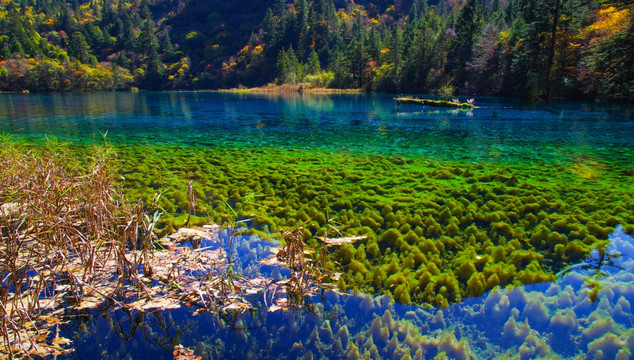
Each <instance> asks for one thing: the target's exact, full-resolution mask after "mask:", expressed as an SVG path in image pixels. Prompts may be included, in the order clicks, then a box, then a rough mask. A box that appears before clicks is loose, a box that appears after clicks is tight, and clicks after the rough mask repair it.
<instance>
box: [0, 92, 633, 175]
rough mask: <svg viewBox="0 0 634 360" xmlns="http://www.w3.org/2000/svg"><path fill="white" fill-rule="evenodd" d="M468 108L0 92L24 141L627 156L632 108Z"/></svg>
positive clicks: (500, 102) (7, 123) (11, 129)
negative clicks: (54, 139)
mask: <svg viewBox="0 0 634 360" xmlns="http://www.w3.org/2000/svg"><path fill="white" fill-rule="evenodd" d="M476 105H477V106H479V108H476V109H473V110H470V111H466V110H455V109H444V108H429V107H424V108H423V107H419V106H416V105H401V106H400V107H396V105H395V103H394V101H393V99H392V96H391V95H380V94H377V95H365V94H354V95H351V94H343V95H304V96H299V95H296V96H264V95H236V94H223V93H213V92H185V93H180V92H164V93H152V92H148V93H143V92H142V93H97V94H95V93H85V94H84V93H73V94H43V95H21V94H0V133H2V132H4V133H10V134H14V136H15V137H17V138H22V139H27V140H29V141H44V139H45V137H57V138H58V139H60V140H63V141H70V142H74V143H91V142H100V141H101V139H102V136H101V133H102V132H106V131H107V132H108V136H109V139H110V141H112V142H113V143H115V144H141V145H178V146H204V147H262V146H271V147H277V148H291V149H295V148H301V149H304V148H309V149H322V150H325V151H332V152H338V151H349V152H361V153H381V154H395V155H404V156H419V155H425V156H435V157H440V158H443V159H455V160H467V161H469V160H471V161H487V160H496V161H522V160H525V161H534V160H540V161H548V162H561V161H565V160H566V159H569V158H570V157H574V156H585V155H591V156H597V157H599V159H602V160H610V161H619V162H622V163H627V162H631V159H632V157H631V154H632V140H633V139H634V121H633V120H632V119H633V116H634V112H633V111H634V109H632V108H631V107H624V106H617V105H597V104H587V103H555V104H551V105H549V106H543V105H539V106H536V105H531V104H527V103H521V102H513V101H510V100H504V99H499V98H477V99H476Z"/></svg>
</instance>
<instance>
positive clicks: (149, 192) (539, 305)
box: [0, 92, 634, 359]
mask: <svg viewBox="0 0 634 360" xmlns="http://www.w3.org/2000/svg"><path fill="white" fill-rule="evenodd" d="M463 100H464V99H463ZM0 104H1V105H2V106H1V107H0V132H4V133H5V134H12V135H13V137H14V139H16V140H18V141H20V142H22V143H24V144H26V145H27V146H32V147H38V146H42V145H43V144H44V143H45V139H46V137H49V138H51V137H55V138H56V139H58V141H59V142H61V143H64V144H67V145H68V147H69V148H71V149H72V151H73V152H75V153H76V154H77V155H78V156H79V157H81V156H82V155H81V154H84V153H86V152H88V151H89V149H91V148H92V147H93V146H95V145H99V144H100V143H101V142H102V141H103V140H102V135H101V133H102V132H105V131H107V132H108V139H109V141H110V143H111V144H112V145H113V146H114V148H115V149H116V152H117V163H118V174H119V175H120V176H121V179H120V180H119V182H118V183H119V185H120V186H121V187H122V189H123V191H124V192H125V193H126V194H127V195H128V196H129V197H130V198H131V199H133V200H138V199H141V200H142V201H143V202H144V203H146V204H148V205H147V210H148V211H150V213H152V212H154V211H162V212H163V213H164V214H163V216H162V217H161V220H160V221H159V228H160V229H161V231H162V232H163V233H165V234H166V233H169V232H171V231H173V230H175V229H177V228H179V227H182V226H184V225H185V223H186V221H187V219H188V214H189V213H190V212H191V208H190V207H189V197H188V188H189V184H191V185H192V189H193V192H194V194H195V198H196V203H197V206H196V209H195V214H193V216H191V217H189V218H190V222H191V223H190V225H202V224H205V223H208V222H213V223H219V224H223V223H227V222H228V221H235V220H245V221H246V223H247V224H248V228H249V230H248V231H247V232H246V233H244V234H243V236H242V237H241V238H240V241H239V242H238V243H236V244H234V246H235V251H236V252H237V253H238V256H240V258H241V259H242V261H241V264H240V265H241V266H238V265H237V264H236V271H241V272H242V274H243V275H244V276H267V277H272V278H279V279H282V278H283V277H284V276H285V274H284V273H283V272H282V273H280V271H277V270H275V269H271V268H269V267H267V266H262V265H261V264H259V263H258V261H259V260H261V254H259V253H258V252H259V251H262V249H265V248H266V246H264V245H263V241H265V239H266V241H268V240H273V241H275V240H276V238H277V237H278V236H277V234H278V233H279V231H280V230H283V229H291V228H294V227H297V226H301V227H304V228H305V229H306V230H307V231H306V239H305V240H306V242H307V245H308V247H309V248H313V249H320V250H319V251H320V254H324V256H325V260H324V262H323V266H325V267H327V268H328V269H329V270H331V271H333V272H336V273H340V276H339V277H338V278H334V279H332V282H333V283H334V284H336V285H337V286H338V289H339V291H340V292H342V293H343V294H348V295H342V294H338V293H336V292H324V293H323V294H322V296H321V297H316V298H314V299H312V300H311V302H312V305H313V306H311V307H308V308H307V309H303V310H298V309H285V310H279V311H275V312H271V311H269V310H267V308H268V306H262V308H263V310H262V311H258V312H256V313H252V314H249V313H247V314H244V315H243V316H242V317H240V318H232V319H228V318H223V317H217V316H213V315H211V314H201V315H197V316H194V315H193V313H194V311H195V310H193V309H190V308H186V307H184V308H181V309H178V310H171V311H156V312H154V313H138V312H135V311H125V310H117V311H115V312H108V311H105V312H103V313H95V312H86V313H85V314H83V315H82V316H78V317H77V318H76V320H75V321H73V322H71V323H69V324H68V325H67V326H65V327H64V328H63V329H62V330H61V331H63V332H65V334H67V337H69V338H72V339H73V341H74V344H75V345H74V346H75V347H76V352H75V353H74V354H71V355H69V356H70V357H73V356H74V357H82V358H85V357H95V356H99V357H102V358H113V359H114V358H124V357H127V356H129V357H130V358H135V359H136V358H171V357H172V356H173V354H172V351H173V348H174V345H176V344H177V343H181V344H183V345H184V346H186V347H188V348H191V349H193V350H194V351H195V354H196V355H197V356H201V357H202V358H264V357H279V358H298V357H302V356H303V357H305V358H313V357H317V358H321V357H326V358H342V357H348V358H372V359H376V358H406V357H411V358H434V357H439V358H443V357H449V358H521V359H525V358H597V359H599V358H618V359H627V358H630V357H631V352H632V351H634V332H633V331H634V330H632V328H633V327H634V326H633V324H634V323H633V321H634V319H633V317H632V311H631V307H630V303H631V302H632V301H634V285H633V283H632V279H633V277H634V275H633V274H632V271H633V270H634V269H633V268H632V265H631V264H632V259H631V256H632V251H631V250H632V247H633V246H634V244H633V240H632V237H631V234H632V233H633V232H634V200H633V194H634V191H632V190H633V187H632V182H633V180H634V147H633V145H632V139H634V121H633V120H632V108H631V107H623V106H615V105H597V104H580V103H555V104H551V105H549V106H543V105H539V106H538V105H532V104H525V103H520V102H512V101H509V100H504V99H495V98H476V105H477V106H478V108H476V109H465V110H462V109H439V108H433V109H429V108H419V107H404V106H401V107H399V108H397V107H396V106H395V104H394V102H393V100H392V97H391V96H388V95H385V96H384V95H367V94H336V95H310V94H304V95H300V94H297V95H288V94H285V95H280V94H275V95H270V94H269V95H265V94H230V93H214V92H199V93H172V92H168V93H143V92H142V93H133V94H120V93H104V94H46V95H11V94H2V95H1V96H0ZM156 194H162V195H161V196H160V198H159V199H158V201H156V202H155V203H153V204H151V203H152V199H154V198H155V196H156ZM231 214H234V215H233V218H232V215H231ZM339 236H360V237H363V240H360V241H357V242H354V243H351V244H342V245H339V246H332V247H327V248H326V247H325V246H323V244H322V243H321V242H320V240H319V238H320V237H339ZM605 254H610V256H606V255H605ZM618 254H620V255H621V256H617V255H618ZM255 301H262V300H261V299H260V300H255ZM265 305H266V304H265ZM268 305H270V304H268Z"/></svg>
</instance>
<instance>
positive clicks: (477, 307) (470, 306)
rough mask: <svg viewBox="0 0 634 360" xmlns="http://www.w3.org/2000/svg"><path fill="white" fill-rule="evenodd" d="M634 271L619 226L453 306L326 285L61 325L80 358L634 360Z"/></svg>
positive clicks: (630, 245)
mask: <svg viewBox="0 0 634 360" xmlns="http://www.w3.org/2000/svg"><path fill="white" fill-rule="evenodd" d="M264 244H269V243H268V242H264ZM236 245H237V246H236V249H240V250H239V252H238V253H239V255H240V258H241V263H242V264H243V265H244V266H246V267H249V268H250V271H249V272H250V273H251V276H255V275H256V274H257V276H259V275H261V274H264V275H267V274H268V275H271V274H272V273H271V269H270V267H269V268H268V269H266V267H265V268H262V267H260V268H259V269H258V270H257V271H254V267H253V264H254V262H253V261H248V260H246V258H245V256H247V257H250V256H253V255H252V254H253V252H252V249H255V248H258V247H262V246H263V242H262V241H261V240H259V239H257V238H252V237H244V238H240V239H239V240H238V243H237V244H236ZM269 245H270V244H269ZM249 254H251V255H249ZM253 260H254V259H253ZM598 272H600V273H601V276H598V277H597V276H596V274H597V273H598ZM275 276H279V274H277V275H275ZM588 279H596V280H597V281H598V282H599V283H600V290H598V291H596V293H594V294H593V291H594V290H593V289H592V288H591V287H588ZM633 280H634V238H632V237H631V236H629V235H627V234H626V233H625V232H624V231H623V230H622V229H621V228H620V227H619V228H618V229H617V230H616V231H615V232H614V233H613V234H611V235H610V245H609V247H607V248H606V249H605V250H604V251H602V252H600V251H597V252H596V253H593V254H592V255H591V256H590V257H589V258H588V260H587V261H586V262H584V263H582V264H579V265H578V266H574V267H572V268H571V269H569V271H568V272H567V273H566V274H565V275H562V276H561V277H560V278H559V280H558V281H557V282H555V283H543V284H536V285H530V286H523V287H516V288H513V289H501V290H500V289H496V290H494V291H492V292H490V293H489V294H486V295H484V296H483V297H481V298H470V299H467V300H465V301H464V302H462V303H460V304H455V305H452V306H450V307H448V308H447V309H434V308H428V307H418V306H411V305H409V306H406V305H400V304H395V303H394V302H392V301H391V300H390V299H389V298H388V297H387V296H379V297H373V296H370V295H363V294H351V295H347V296H342V295H337V294H334V293H324V294H323V296H322V297H316V298H315V299H312V301H313V302H314V304H316V305H315V306H314V309H315V310H316V311H315V312H313V313H309V312H304V311H301V310H292V309H289V310H287V311H277V312H267V311H266V310H262V311H259V312H256V313H251V314H245V315H243V316H241V317H240V318H226V317H225V318H222V317H217V316H213V315H210V314H201V315H198V316H192V312H193V311H194V309H191V308H190V309H187V308H185V309H179V310H175V311H171V312H155V313H148V314H140V313H136V312H132V311H128V310H118V311H116V312H114V313H106V314H97V315H95V314H92V315H91V314H84V317H83V318H81V317H78V318H76V319H75V320H74V321H73V322H72V323H71V324H69V325H67V327H65V328H64V329H63V331H64V332H67V333H69V334H73V336H72V337H73V338H74V339H75V340H74V341H75V344H76V345H77V347H78V351H77V353H76V354H74V355H71V357H76V358H94V357H101V358H110V359H119V358H124V357H127V356H130V357H131V358H134V359H137V358H140V359H143V358H148V359H150V358H151V359H161V358H164V359H169V358H171V356H172V354H171V350H172V349H173V347H174V346H175V345H176V344H178V343H181V344H183V345H185V346H186V347H190V348H192V349H193V350H194V351H195V354H196V355H197V356H201V357H202V358H203V359H212V358H214V359H217V358H223V359H234V358H235V359H245V358H289V359H292V358H297V357H300V356H304V357H307V358H321V357H324V358H330V359H340V358H344V357H347V358H371V359H379V358H390V359H391V358H408V357H409V358H435V357H436V356H438V355H440V357H441V358H445V357H449V358H456V359H472V358H501V359H507V358H517V359H529V358H536V357H540V358H541V357H555V358H575V357H577V356H581V358H596V359H602V358H603V359H629V358H631V352H632V351H634V317H633V316H632V309H631V303H632V302H633V301H634V281H633Z"/></svg>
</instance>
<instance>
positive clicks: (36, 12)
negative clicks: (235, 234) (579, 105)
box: [0, 0, 634, 102]
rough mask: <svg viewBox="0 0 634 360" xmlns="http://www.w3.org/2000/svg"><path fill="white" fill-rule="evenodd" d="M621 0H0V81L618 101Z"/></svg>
mask: <svg viewBox="0 0 634 360" xmlns="http://www.w3.org/2000/svg"><path fill="white" fill-rule="evenodd" d="M633 7H634V1H631V0H600V1H594V0H534V1H529V0H441V1H427V0H393V1H386V0H363V1H361V0H360V1H357V2H354V1H352V0H346V1H340V0H337V1H333V0H312V1H309V0H294V1H292V0H287V1H285V0H263V1H221V0H72V1H71V0H19V1H13V0H0V90H4V91H20V90H29V91H71V90H125V89H130V88H132V87H138V88H141V89H216V88H227V87H237V86H258V85H263V84H266V83H269V82H273V81H274V82H277V83H279V84H282V83H291V84H296V83H306V84H310V85H311V86H324V87H337V88H363V89H367V90H373V91H387V92H398V93H442V94H446V95H448V94H451V93H453V94H454V95H457V94H463V95H506V96H508V95H512V96H516V97H521V98H529V99H542V100H543V99H548V98H569V99H592V100H601V101H628V102H631V101H632V98H633V97H634V96H633V95H634V74H633V73H634V58H633V57H634V49H633V47H634V27H633V25H632V15H631V14H632V8H633Z"/></svg>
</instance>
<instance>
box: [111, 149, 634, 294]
mask: <svg viewBox="0 0 634 360" xmlns="http://www.w3.org/2000/svg"><path fill="white" fill-rule="evenodd" d="M118 154H119V159H120V161H121V167H120V173H121V175H122V176H123V180H122V181H121V182H120V185H121V186H122V187H123V189H124V190H125V191H126V192H127V193H128V195H130V196H131V197H132V198H133V199H135V200H136V199H141V200H142V201H144V202H145V203H146V204H148V205H147V207H148V208H149V210H150V211H152V210H154V211H164V212H165V215H164V216H163V217H162V219H161V224H160V225H161V226H162V227H163V228H166V227H178V226H181V225H182V223H183V222H184V221H185V220H186V218H187V215H188V214H189V213H191V212H192V209H191V208H190V204H189V199H190V193H189V192H188V191H189V190H188V184H189V182H190V181H191V182H192V186H193V195H194V197H195V199H196V207H195V210H194V211H193V213H192V215H193V216H192V218H191V219H192V220H191V221H192V222H193V223H200V222H202V221H203V220H205V221H213V222H217V223H226V222H227V221H238V220H246V219H249V220H248V222H247V224H248V225H249V226H250V227H251V228H252V229H253V231H257V232H264V233H269V232H276V231H278V230H279V229H281V228H289V227H294V226H304V227H305V228H306V229H308V230H309V234H308V237H307V238H308V239H309V240H308V242H309V244H312V245H315V246H316V245H317V242H316V241H315V240H314V238H315V237H316V236H338V232H337V231H336V230H335V229H337V230H338V231H340V232H341V233H343V234H345V235H348V236H352V235H366V236H368V239H367V240H365V241H364V242H360V243H356V244H354V245H348V246H342V247H340V248H338V249H334V250H331V252H330V254H329V260H330V266H332V267H333V268H335V269H337V270H338V271H343V272H344V275H343V277H342V278H341V280H340V281H339V285H340V286H342V287H344V288H347V289H356V290H359V291H366V292H371V293H385V294H389V295H390V296H393V297H394V298H396V299H397V300H399V301H401V302H405V303H409V302H417V303H429V304H432V305H436V306H446V305H447V304H449V303H452V302H456V301H460V300H461V299H463V298H465V297H469V296H479V295H481V294H483V293H485V292H487V291H490V290H491V289H493V288H494V287H496V286H507V285H518V284H521V283H530V282H541V281H550V280H552V279H553V278H554V276H553V274H555V273H557V272H558V271H559V270H561V269H562V268H564V267H565V266H567V265H571V264H574V263H576V262H578V261H579V260H581V259H583V258H584V257H585V256H586V254H587V253H588V252H589V251H590V250H591V249H593V248H595V247H597V246H599V245H600V244H601V243H602V242H603V241H604V240H606V239H607V236H608V234H609V233H610V232H612V231H613V230H614V228H615V226H617V225H618V224H622V225H623V226H624V227H625V229H626V230H627V231H630V232H631V231H632V229H633V228H634V208H633V207H634V201H633V199H632V193H631V188H630V185H629V184H631V183H632V180H633V179H632V176H631V175H624V174H623V173H622V172H607V171H606V172H604V173H603V174H602V177H601V178H600V179H588V178H587V177H583V176H579V174H577V173H576V172H575V171H566V170H565V169H566V167H565V166H551V165H549V164H542V165H538V164H533V163H518V164H509V163H486V164H478V165H474V164H472V163H463V162H459V161H438V160H437V159H428V158H407V159H403V158H394V157H386V156H377V155H374V156H368V155H359V154H349V153H328V152H323V151H313V150H292V151H291V150H281V149H276V148H258V149H254V148H238V149H231V148H228V149H209V148H193V147H190V148H178V147H167V146H121V147H119V148H118ZM430 160H433V161H430ZM562 169H563V171H562ZM624 177H625V178H624ZM156 194H162V195H161V196H160V197H158V198H157V196H156Z"/></svg>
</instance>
